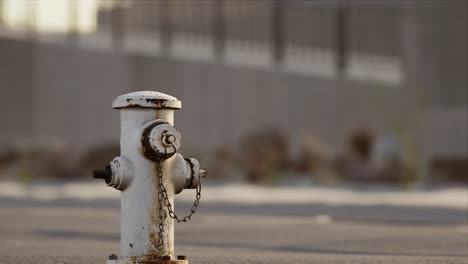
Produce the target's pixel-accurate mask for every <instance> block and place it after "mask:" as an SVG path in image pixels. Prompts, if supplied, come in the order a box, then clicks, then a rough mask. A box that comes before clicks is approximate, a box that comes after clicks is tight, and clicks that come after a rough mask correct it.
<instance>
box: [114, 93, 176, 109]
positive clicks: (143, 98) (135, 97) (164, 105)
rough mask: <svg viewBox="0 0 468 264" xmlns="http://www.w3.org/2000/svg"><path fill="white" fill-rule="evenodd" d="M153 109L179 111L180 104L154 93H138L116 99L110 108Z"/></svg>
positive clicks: (166, 96) (162, 94)
mask: <svg viewBox="0 0 468 264" xmlns="http://www.w3.org/2000/svg"><path fill="white" fill-rule="evenodd" d="M138 107H142V108H153V109H174V110H176V109H180V108H181V107H182V103H181V102H180V101H179V100H177V98H175V97H173V96H170V95H167V94H164V93H159V92H154V91H140V92H133V93H128V94H124V95H121V96H119V97H117V98H116V99H115V100H114V102H113V104H112V108H114V109H120V108H138Z"/></svg>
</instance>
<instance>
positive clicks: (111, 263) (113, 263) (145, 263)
mask: <svg viewBox="0 0 468 264" xmlns="http://www.w3.org/2000/svg"><path fill="white" fill-rule="evenodd" d="M188 263H189V262H188V260H177V259H174V260H162V259H158V260H108V261H107V264H188Z"/></svg>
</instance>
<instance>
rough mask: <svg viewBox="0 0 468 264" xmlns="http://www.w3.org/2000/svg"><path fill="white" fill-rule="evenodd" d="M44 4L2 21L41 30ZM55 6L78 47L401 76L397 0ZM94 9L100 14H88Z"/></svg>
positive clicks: (13, 1)
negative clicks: (91, 44) (381, 0)
mask: <svg viewBox="0 0 468 264" xmlns="http://www.w3.org/2000/svg"><path fill="white" fill-rule="evenodd" d="M31 2H36V4H31ZM42 2H46V1H44V0H37V1H24V0H3V2H2V3H3V4H1V5H0V8H1V9H0V14H2V15H1V16H0V17H1V18H0V21H4V22H3V24H4V25H6V24H8V23H6V22H5V19H6V20H8V19H10V20H11V14H9V13H14V12H20V13H23V14H35V15H28V16H26V15H23V16H24V17H23V18H21V16H18V17H16V18H15V19H16V20H15V21H13V22H14V23H16V26H17V27H16V28H17V29H19V30H26V31H35V30H36V31H37V29H38V23H39V22H40V21H42V20H41V18H43V17H44V16H45V14H42V13H41V12H44V10H46V9H44V7H42V8H40V4H37V3H42ZM54 2H62V3H63V5H62V6H61V8H62V9H63V10H62V11H61V12H63V14H64V15H63V17H64V18H65V20H66V21H63V23H62V24H64V25H65V24H66V30H65V31H67V32H62V34H68V35H70V36H72V37H71V38H70V39H71V40H72V41H74V42H80V41H83V40H87V39H88V38H89V37H90V35H93V37H94V38H95V39H98V40H96V41H95V42H97V43H101V42H102V43H107V44H108V45H109V46H110V47H115V48H126V49H130V50H133V51H141V50H147V51H153V52H155V53H158V54H160V55H164V56H186V57H195V58H197V59H208V60H213V61H217V62H227V63H240V64H255V65H260V66H264V67H271V68H282V69H287V70H288V69H290V70H291V69H292V70H298V71H305V72H311V73H316V74H322V75H329V76H350V75H352V76H360V78H361V77H363V75H362V72H369V71H372V70H375V69H377V68H378V67H377V66H379V65H386V67H384V70H383V71H387V72H388V71H390V72H391V71H392V69H393V68H394V70H393V72H397V73H398V72H399V73H401V62H400V61H401V60H402V59H401V56H402V51H401V46H402V45H401V43H402V39H401V38H402V34H401V28H402V21H403V19H402V18H403V12H402V9H403V6H402V4H401V3H400V2H397V1H395V2H394V4H386V5H376V4H366V3H365V2H355V3H359V4H353V2H350V1H304V0H250V1H235V0H204V1H193V0H177V1H167V0H139V1H123V0H122V1H114V0H102V1H82V2H83V3H84V2H89V3H94V5H88V6H86V5H82V4H80V3H82V2H79V1H70V0H58V1H54ZM5 3H8V4H5ZM18 3H23V4H18ZM15 8H16V9H15ZM57 8H58V9H60V8H59V7H56V10H58V9H57ZM6 9H8V11H9V12H6V11H5V10H6ZM24 9H26V11H25V10H24ZM91 9H92V10H91ZM15 10H16V11H15ZM18 10H19V11H18ZM55 12H57V11H55ZM93 12H94V17H92V15H89V14H93ZM59 13H60V12H59ZM6 15H10V18H8V17H5V16H6ZM86 16H87V17H86ZM21 19H23V21H22V22H21V21H20V20H21ZM38 19H39V20H38ZM86 19H88V20H92V19H94V22H89V21H88V22H86V21H85V20H86ZM13 20H14V19H13ZM44 21H45V20H44ZM7 22H8V21H7ZM10 22H11V21H10ZM14 23H13V24H14ZM21 23H23V24H22V25H20V24H21ZM93 23H94V24H93ZM10 24H11V23H10ZM91 24H93V25H91ZM18 25H19V26H18ZM86 25H87V27H86ZM90 25H91V26H90ZM62 26H63V25H62ZM83 27H86V30H83ZM93 27H94V28H93ZM91 28H93V29H91ZM36 33H37V34H39V35H41V34H44V32H40V31H39V32H36ZM93 41H94V40H93ZM107 44H106V45H107ZM352 60H353V61H352ZM363 65H364V66H363ZM389 65H390V66H389ZM374 66H376V67H374ZM351 67H355V68H356V67H357V70H356V69H351ZM360 67H361V68H362V67H364V68H366V69H365V70H364V71H363V70H360ZM392 67H393V68H392ZM355 73H358V74H357V75H356V74H355ZM353 74H354V75H353ZM367 75H368V76H379V75H378V74H377V75H376V74H373V73H369V74H367ZM363 78H365V76H364V77H363ZM384 79H385V78H384ZM394 79H398V77H396V78H394Z"/></svg>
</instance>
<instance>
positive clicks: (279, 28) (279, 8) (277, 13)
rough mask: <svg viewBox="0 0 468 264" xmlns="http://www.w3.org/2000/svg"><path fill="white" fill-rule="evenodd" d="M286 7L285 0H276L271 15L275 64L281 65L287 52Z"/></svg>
mask: <svg viewBox="0 0 468 264" xmlns="http://www.w3.org/2000/svg"><path fill="white" fill-rule="evenodd" d="M285 8H286V5H285V4H284V1H283V0H274V1H273V6H272V9H273V10H272V11H273V12H272V16H271V30H272V38H273V39H272V40H273V41H272V43H273V45H272V46H273V47H272V56H273V63H274V64H275V66H280V65H281V63H282V62H283V59H284V54H285V48H286V47H285V34H284V33H285V30H284V27H285Z"/></svg>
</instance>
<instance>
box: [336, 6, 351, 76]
mask: <svg viewBox="0 0 468 264" xmlns="http://www.w3.org/2000/svg"><path fill="white" fill-rule="evenodd" d="M348 14H349V7H348V6H346V4H345V3H343V2H341V1H340V2H338V6H337V8H336V16H335V23H336V29H335V34H336V67H337V69H338V74H339V76H341V77H343V76H344V75H345V71H346V67H347V66H348V65H347V63H348V30H347V22H348Z"/></svg>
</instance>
